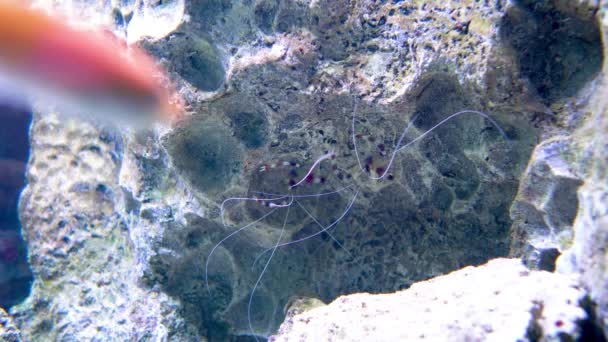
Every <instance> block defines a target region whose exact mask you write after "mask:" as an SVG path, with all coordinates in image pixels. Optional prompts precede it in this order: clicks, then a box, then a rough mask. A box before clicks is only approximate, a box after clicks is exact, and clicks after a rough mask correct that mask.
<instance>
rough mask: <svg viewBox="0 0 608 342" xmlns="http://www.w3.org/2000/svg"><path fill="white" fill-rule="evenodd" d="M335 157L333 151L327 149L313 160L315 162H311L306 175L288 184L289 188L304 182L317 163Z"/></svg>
mask: <svg viewBox="0 0 608 342" xmlns="http://www.w3.org/2000/svg"><path fill="white" fill-rule="evenodd" d="M335 157H336V153H335V152H334V151H329V152H327V153H325V154H324V155H322V156H320V157H319V159H317V160H315V162H314V163H313V164H312V166H311V167H310V169H309V170H308V173H306V175H304V177H302V179H300V181H299V182H297V183H296V184H294V185H292V186H290V187H289V188H290V189H293V188H295V187H296V186H298V185H300V184H302V182H304V181H305V180H306V178H308V176H310V174H311V173H312V172H313V171H314V169H315V167H317V165H319V164H320V163H321V162H322V161H324V160H325V159H330V158H335Z"/></svg>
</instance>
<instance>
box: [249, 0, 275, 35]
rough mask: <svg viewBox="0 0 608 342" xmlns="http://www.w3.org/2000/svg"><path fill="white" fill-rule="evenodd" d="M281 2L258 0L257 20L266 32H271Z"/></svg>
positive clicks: (255, 10) (255, 8)
mask: <svg viewBox="0 0 608 342" xmlns="http://www.w3.org/2000/svg"><path fill="white" fill-rule="evenodd" d="M278 8H279V3H278V1H277V0H256V2H255V7H254V10H253V11H254V12H253V13H254V15H255V22H256V24H257V25H258V27H259V28H260V30H262V32H264V33H267V34H268V33H271V32H272V26H273V24H274V18H275V16H276V15H277V11H278Z"/></svg>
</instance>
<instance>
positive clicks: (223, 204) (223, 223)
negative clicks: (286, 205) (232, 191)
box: [220, 195, 289, 228]
mask: <svg viewBox="0 0 608 342" xmlns="http://www.w3.org/2000/svg"><path fill="white" fill-rule="evenodd" d="M271 196H273V195H271ZM288 196H289V195H285V196H281V197H276V198H257V197H230V198H226V199H225V200H224V201H223V202H222V204H221V205H220V217H221V219H222V226H224V228H226V222H225V221H224V212H225V211H226V210H225V209H224V207H225V206H226V203H228V202H230V201H256V202H258V201H269V202H272V201H278V200H282V199H284V198H287V197H288Z"/></svg>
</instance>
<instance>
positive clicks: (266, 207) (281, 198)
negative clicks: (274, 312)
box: [205, 103, 508, 340]
mask: <svg viewBox="0 0 608 342" xmlns="http://www.w3.org/2000/svg"><path fill="white" fill-rule="evenodd" d="M465 114H470V115H474V116H478V117H480V118H482V119H483V120H486V121H488V122H489V123H490V124H491V126H492V127H494V128H496V130H497V131H498V132H499V134H500V135H501V136H502V138H504V139H506V140H507V141H508V138H507V135H506V133H505V131H504V130H503V129H502V128H501V127H500V125H498V123H497V122H496V121H495V120H494V119H492V118H491V117H490V116H488V115H487V114H485V113H483V112H479V111H474V110H465V111H460V112H456V113H453V114H451V115H449V116H447V117H446V118H444V119H442V120H440V121H439V122H437V123H436V124H435V125H433V126H432V127H430V128H429V129H426V130H424V131H422V132H418V134H417V135H414V136H412V137H409V136H408V134H409V133H411V131H412V130H413V129H412V127H413V125H414V123H415V121H416V119H417V116H416V115H413V118H412V119H410V120H409V122H408V124H407V125H405V127H404V128H403V130H400V131H399V132H400V135H399V136H398V139H395V140H396V141H395V144H394V147H393V148H392V152H390V153H389V152H388V151H389V149H390V148H387V147H384V148H378V154H379V155H380V156H383V157H385V158H384V159H385V160H384V161H383V162H382V163H381V164H382V165H379V166H377V167H376V165H374V163H375V161H372V162H369V163H368V161H367V158H366V161H365V164H364V163H363V162H362V160H361V156H360V151H359V145H360V144H359V143H358V142H357V139H360V137H359V135H358V133H357V127H356V121H357V104H356V103H355V106H354V109H353V111H352V117H351V118H350V120H349V121H350V124H351V132H350V139H351V141H350V142H351V143H352V146H353V148H354V150H355V156H356V164H355V165H356V166H358V169H359V174H360V175H363V178H369V179H371V180H376V181H379V180H383V179H384V178H387V179H390V177H391V176H392V174H393V168H394V166H393V165H394V163H395V161H396V158H397V156H398V153H399V152H401V151H403V150H404V149H406V148H407V147H409V146H411V145H413V144H415V143H416V142H419V141H421V140H423V139H424V138H425V137H427V136H429V135H430V134H431V133H432V132H434V131H436V130H437V129H438V128H439V127H442V126H443V125H445V123H447V122H449V121H451V120H454V119H456V118H458V117H460V116H463V115H465ZM418 129H419V128H418ZM406 138H407V142H406ZM363 155H364V154H363ZM336 156H337V154H336V152H334V151H325V152H324V153H320V155H318V156H317V158H316V159H314V161H313V162H312V163H311V164H310V166H309V167H307V168H304V169H303V170H304V172H302V173H300V175H299V177H295V176H296V175H295V174H292V173H291V172H289V173H290V176H291V177H289V178H288V182H287V181H285V182H284V183H285V184H284V185H285V189H286V191H285V192H276V190H275V189H276V188H272V187H271V188H269V189H264V184H263V182H262V184H256V185H262V186H261V189H260V188H258V189H256V188H255V186H254V187H253V188H252V189H251V190H250V191H249V192H248V195H247V196H243V197H230V198H227V199H225V200H224V201H223V202H222V204H221V205H220V212H221V214H220V216H221V220H222V223H223V225H224V226H225V227H228V224H227V222H226V221H225V215H226V213H227V211H230V210H231V209H232V207H231V205H233V204H238V203H246V204H245V206H248V207H249V208H250V209H251V208H257V209H254V210H251V212H252V213H253V214H254V215H252V217H253V216H255V217H256V219H255V220H253V221H251V222H249V223H247V224H245V225H241V226H239V228H237V229H235V230H233V231H232V232H231V233H230V234H228V235H226V236H225V237H224V238H223V239H221V240H220V241H219V242H218V243H217V244H215V246H214V247H213V248H212V249H211V251H210V252H209V254H208V256H207V259H206V262H205V282H206V286H207V289H208V291H209V293H210V294H211V290H210V289H209V277H208V267H209V264H210V259H211V258H212V257H213V254H214V252H215V251H216V249H217V248H218V247H219V246H221V245H222V244H223V243H225V242H226V241H227V240H228V239H230V238H232V237H234V236H235V235H237V234H239V233H242V232H243V231H245V230H247V229H250V228H253V226H255V225H256V224H258V223H259V222H261V221H263V220H267V219H269V218H271V216H273V215H275V213H279V212H280V213H282V215H278V214H277V215H275V216H276V217H275V218H274V221H273V223H272V224H273V225H275V226H276V227H278V228H277V233H276V234H275V238H274V240H273V241H272V243H270V244H268V246H266V247H265V248H263V249H262V250H261V252H259V253H257V256H256V257H255V259H254V260H253V261H252V264H253V265H254V266H255V265H258V266H259V267H260V268H261V269H260V270H259V273H258V276H257V277H256V278H255V284H254V285H253V288H252V290H251V292H250V295H249V298H248V301H247V305H246V311H247V325H248V327H249V334H250V335H251V336H253V337H254V338H255V339H256V340H257V339H258V336H264V333H262V332H261V331H259V330H256V329H255V326H254V325H255V324H253V322H252V310H254V309H255V308H254V296H255V293H256V291H257V289H258V288H259V286H260V284H261V283H262V279H263V277H264V275H265V274H266V273H267V270H268V267H269V265H270V263H271V261H272V259H273V257H275V256H276V253H277V251H278V250H279V248H280V247H287V246H294V245H297V244H299V243H301V242H304V241H307V240H310V239H313V238H315V237H318V236H326V240H329V239H331V240H332V241H333V244H334V245H337V246H338V247H339V248H340V249H342V250H344V251H345V254H347V255H349V256H350V257H351V258H352V257H353V256H352V253H353V252H354V251H353V250H349V248H348V247H345V246H343V243H342V242H341V241H340V240H341V239H340V238H338V237H336V236H334V235H332V233H331V230H332V229H334V228H335V227H336V226H338V225H339V223H340V222H344V220H345V219H346V218H347V217H349V214H350V213H351V212H352V210H353V207H354V205H355V202H356V200H357V199H358V198H359V197H360V196H359V194H360V193H361V191H362V190H361V189H360V188H359V187H358V186H357V185H356V184H355V183H354V181H353V180H350V182H351V183H350V184H348V185H346V186H343V187H337V188H336V190H333V191H317V192H315V191H305V193H303V194H302V193H299V192H298V191H300V190H303V189H305V185H314V184H324V183H326V182H327V180H326V179H325V180H323V177H322V176H318V174H317V171H318V169H319V168H323V167H325V168H327V167H326V166H327V165H326V164H330V161H331V160H333V159H334V158H335V157H336ZM351 156H352V154H351ZM342 157H343V156H342ZM339 159H340V158H338V161H340V160H339ZM281 165H282V166H285V167H293V168H294V169H299V168H300V167H301V166H300V163H299V162H298V163H296V162H287V161H283V162H281V161H278V162H273V163H265V164H262V165H261V166H260V167H259V168H258V169H257V170H256V171H257V172H258V174H264V173H268V172H272V170H276V169H278V168H280V167H281ZM338 168H340V167H338V166H336V165H333V167H331V169H338ZM292 171H293V170H292ZM374 172H375V173H376V175H374V174H373V173H374ZM270 178H275V177H270ZM347 182H348V180H347ZM269 184H272V185H273V186H276V183H275V182H270V183H269ZM332 185H334V186H335V185H336V183H335V182H334V183H332ZM273 190H275V191H273ZM345 193H348V194H349V199H348V201H347V203H346V204H345V205H343V206H342V209H341V210H340V213H339V215H335V217H334V218H333V219H332V220H329V221H326V222H323V223H322V222H320V221H319V219H317V217H315V214H313V213H311V212H309V211H308V210H307V209H306V205H305V204H302V203H303V201H306V200H315V201H319V200H323V199H324V198H328V197H329V196H332V195H339V194H342V195H343V194H345ZM296 211H298V212H300V214H299V215H300V216H299V218H296V219H295V220H291V221H290V219H292V217H291V215H297V214H295V213H296ZM317 215H318V214H317ZM324 216H327V215H324ZM302 219H308V220H311V221H312V222H313V223H314V224H315V226H316V228H315V229H314V230H310V229H309V230H308V231H307V233H306V234H301V235H299V236H298V235H296V234H295V233H292V234H291V237H289V236H288V235H289V233H287V230H289V229H288V227H289V226H290V225H293V224H296V221H298V220H302ZM343 226H344V225H343Z"/></svg>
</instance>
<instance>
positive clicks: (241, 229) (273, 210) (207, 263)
mask: <svg viewBox="0 0 608 342" xmlns="http://www.w3.org/2000/svg"><path fill="white" fill-rule="evenodd" d="M277 209H278V208H274V209H272V210H271V211H269V212H267V213H266V214H264V215H263V216H262V217H260V218H259V219H257V220H255V221H253V222H250V223H248V224H246V225H244V226H242V227H241V228H239V229H237V230H235V231H233V232H232V233H230V234H228V235H227V236H226V237H224V238H223V239H222V240H220V242H218V243H217V244H216V245H215V246H213V248H211V252H209V254H208V255H207V260H205V285H206V286H207V292H209V295H211V289H209V272H208V271H209V260H210V259H211V256H212V255H213V253H214V252H215V250H216V249H217V248H218V247H219V246H220V245H221V244H222V243H224V241H226V240H228V239H229V238H231V237H233V236H234V235H236V234H238V233H240V232H241V231H243V230H245V229H247V228H249V227H251V226H253V225H254V224H256V223H258V222H260V221H262V220H263V219H265V218H266V217H268V216H269V215H270V214H272V213H274V212H275V211H276V210H277Z"/></svg>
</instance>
